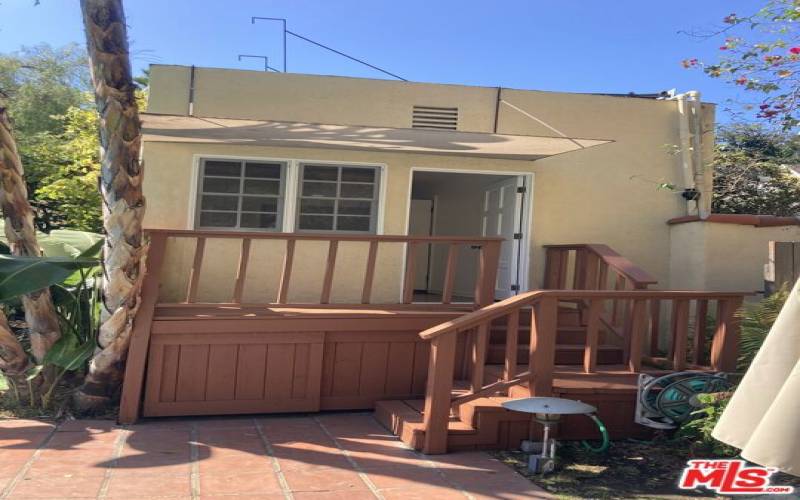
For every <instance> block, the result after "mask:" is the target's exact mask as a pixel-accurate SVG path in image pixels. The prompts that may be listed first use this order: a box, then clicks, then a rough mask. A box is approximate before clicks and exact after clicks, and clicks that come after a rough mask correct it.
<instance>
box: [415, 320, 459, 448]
mask: <svg viewBox="0 0 800 500" xmlns="http://www.w3.org/2000/svg"><path fill="white" fill-rule="evenodd" d="M456 336H457V334H455V333H449V334H445V335H441V336H439V337H436V338H435V339H433V340H432V341H431V353H430V360H429V362H428V382H427V387H426V389H425V409H424V412H423V413H424V417H423V418H424V426H425V438H424V443H423V446H422V452H423V453H425V454H428V455H435V454H441V453H447V425H448V423H449V422H450V401H451V392H452V390H453V369H454V368H455V363H456Z"/></svg>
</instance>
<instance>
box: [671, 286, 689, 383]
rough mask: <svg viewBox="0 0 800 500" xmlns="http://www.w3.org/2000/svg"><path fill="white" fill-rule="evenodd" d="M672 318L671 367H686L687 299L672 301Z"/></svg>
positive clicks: (678, 368) (680, 368)
mask: <svg viewBox="0 0 800 500" xmlns="http://www.w3.org/2000/svg"><path fill="white" fill-rule="evenodd" d="M672 320H673V325H674V331H673V333H672V342H673V345H672V369H673V370H685V369H686V347H687V345H688V337H689V301H688V300H684V299H676V300H675V301H674V302H673V310H672Z"/></svg>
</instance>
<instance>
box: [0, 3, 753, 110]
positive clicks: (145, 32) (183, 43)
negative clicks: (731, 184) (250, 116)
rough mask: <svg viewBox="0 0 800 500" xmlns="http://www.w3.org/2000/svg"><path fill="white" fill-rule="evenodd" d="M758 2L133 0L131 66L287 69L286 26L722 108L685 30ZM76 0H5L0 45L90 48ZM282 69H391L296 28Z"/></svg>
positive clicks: (420, 75)
mask: <svg viewBox="0 0 800 500" xmlns="http://www.w3.org/2000/svg"><path fill="white" fill-rule="evenodd" d="M763 4H764V0H759V1H755V0H673V1H671V2H657V1H654V0H614V1H600V0H560V1H558V0H548V1H545V0H527V1H524V0H508V1H504V0H482V1H477V0H461V1H457V0H394V1H387V0H380V1H379V0H373V1H358V0H341V1H338V0H326V1H322V0H313V1H312V0H224V1H219V0H213V1H211V0H125V9H126V14H127V19H128V25H129V37H130V40H131V51H132V55H133V65H134V71H135V72H136V73H139V72H140V71H141V70H142V69H143V68H146V67H147V66H148V65H149V64H151V63H156V64H184V65H192V64H194V65H197V66H210V67H222V68H242V69H254V70H258V69H263V64H264V63H263V60H259V59H244V60H242V61H238V60H237V57H238V55H239V54H253V55H264V56H267V57H268V58H269V61H270V66H273V67H276V68H278V69H282V65H283V50H282V31H281V25H280V23H276V22H263V21H260V22H257V23H256V24H252V23H251V17H252V16H263V17H276V18H285V19H287V27H288V29H289V30H291V31H294V32H296V33H299V34H301V35H303V36H306V37H308V38H312V39H314V40H316V41H319V42H321V43H324V44H326V45H329V46H332V47H334V48H336V49H338V50H340V51H342V52H345V53H348V54H350V55H353V56H355V57H357V58H360V59H363V60H365V61H367V62H370V63H371V64H374V65H376V66H379V67H382V68H385V69H386V70H388V71H390V72H392V73H395V74H397V75H400V76H402V77H403V78H406V79H408V80H412V81H422V82H436V83H458V84H466V85H484V86H492V87H496V86H502V87H509V88H521V89H536V90H553V91H566V92H608V93H627V92H638V93H650V92H658V91H661V90H668V89H673V88H674V89H677V91H678V92H683V91H687V90H699V91H700V92H701V94H702V96H703V100H705V101H709V102H716V103H719V104H721V105H722V106H720V110H719V114H720V116H718V121H721V122H724V121H727V119H728V118H727V116H726V114H725V111H724V109H722V108H724V107H725V106H724V105H725V103H726V102H727V101H728V100H729V99H737V97H738V94H737V92H739V90H738V89H736V88H734V87H733V86H732V85H729V84H726V83H725V82H722V81H718V80H713V79H710V78H709V77H707V76H705V75H704V74H703V73H702V72H701V71H698V70H686V69H684V68H683V67H682V66H681V64H680V61H681V60H683V59H687V58H694V57H696V58H699V59H701V60H708V61H714V60H715V58H716V57H717V55H718V53H719V49H718V47H719V46H720V45H721V42H720V41H719V40H701V39H698V38H697V37H692V36H688V35H686V34H683V33H681V31H693V30H697V29H704V28H709V27H712V26H714V25H719V23H720V21H721V19H722V18H723V17H724V16H726V15H728V14H730V13H731V12H737V13H751V12H753V11H755V10H757V9H758V8H759V7H760V6H763ZM82 29H83V27H82V24H81V18H80V12H79V2H78V0H41V3H40V4H39V5H38V6H34V0H0V52H13V51H15V50H18V49H19V48H20V47H21V46H23V45H36V44H40V43H48V44H50V45H53V46H59V45H63V44H66V43H70V42H78V43H81V44H83V43H84V38H83V31H82ZM287 59H288V71H290V72H296V73H313V74H326V75H345V76H360V77H369V78H390V77H388V76H386V75H384V74H381V73H379V72H377V71H375V70H373V69H370V68H367V67H364V66H361V65H359V64H357V63H355V62H352V61H349V60H347V59H345V58H343V57H340V56H338V55H335V54H332V53H330V52H327V51H325V50H323V49H321V48H319V47H315V46H313V45H311V44H308V43H307V42H304V41H301V40H298V39H293V38H292V37H289V40H288V47H287Z"/></svg>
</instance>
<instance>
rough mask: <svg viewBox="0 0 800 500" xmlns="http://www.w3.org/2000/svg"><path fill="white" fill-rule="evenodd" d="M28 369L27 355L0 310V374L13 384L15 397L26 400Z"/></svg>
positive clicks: (29, 366)
mask: <svg viewBox="0 0 800 500" xmlns="http://www.w3.org/2000/svg"><path fill="white" fill-rule="evenodd" d="M30 368H31V362H30V360H29V359H28V354H27V353H26V352H25V349H24V348H23V347H22V344H20V342H19V339H17V336H16V335H14V332H12V331H11V328H10V327H9V326H8V320H7V319H6V315H5V313H4V312H3V311H2V310H0V372H2V373H3V376H5V378H6V380H8V381H9V382H10V383H11V384H13V386H14V390H15V391H16V392H17V396H18V397H21V398H24V399H28V390H27V389H28V381H27V378H26V372H27V371H28V369H30Z"/></svg>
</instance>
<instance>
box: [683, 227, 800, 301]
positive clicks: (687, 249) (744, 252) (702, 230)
mask: <svg viewBox="0 0 800 500" xmlns="http://www.w3.org/2000/svg"><path fill="white" fill-rule="evenodd" d="M670 234H671V245H670V246H671V249H672V258H671V263H670V282H671V284H672V286H673V287H674V288H678V289H686V290H721V291H741V292H756V291H762V290H763V289H764V265H765V264H766V263H767V257H768V243H769V242H770V241H800V226H782V227H755V226H743V225H738V224H722V223H716V222H689V223H685V224H676V225H673V226H671V227H670Z"/></svg>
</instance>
